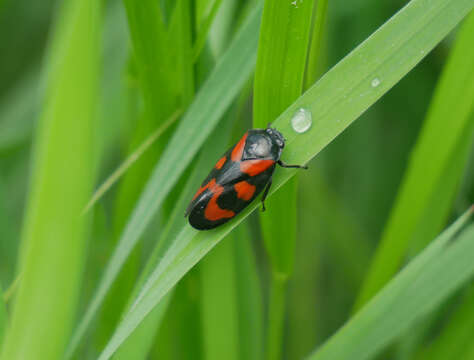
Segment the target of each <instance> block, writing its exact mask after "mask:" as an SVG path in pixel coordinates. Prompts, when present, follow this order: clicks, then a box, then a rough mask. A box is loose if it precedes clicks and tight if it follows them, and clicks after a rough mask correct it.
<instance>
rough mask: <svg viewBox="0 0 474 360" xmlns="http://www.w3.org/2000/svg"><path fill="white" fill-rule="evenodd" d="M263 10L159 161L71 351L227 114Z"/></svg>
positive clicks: (250, 59)
mask: <svg viewBox="0 0 474 360" xmlns="http://www.w3.org/2000/svg"><path fill="white" fill-rule="evenodd" d="M260 13H261V9H260V8H257V9H255V11H254V13H253V14H252V16H250V18H249V21H248V22H247V23H246V24H245V25H244V26H243V28H242V31H241V32H240V33H238V34H237V35H236V37H235V39H234V41H233V43H232V44H231V45H230V46H229V49H228V50H227V52H226V53H225V54H224V56H223V57H222V59H221V61H220V62H219V63H218V64H217V65H216V68H215V69H214V70H213V72H212V73H211V74H210V76H209V78H208V80H207V81H206V82H205V84H204V85H203V86H202V88H201V90H200V91H199V92H198V94H197V96H196V98H195V100H194V102H193V103H192V104H191V106H190V108H189V109H188V111H187V112H186V114H185V115H184V117H183V119H182V120H181V122H180V124H179V126H178V129H177V130H176V132H175V134H174V135H173V137H172V139H171V141H170V142H169V144H168V146H167V149H166V150H165V152H164V153H163V155H162V157H161V160H160V162H159V163H158V164H157V165H156V167H155V169H154V170H153V174H152V175H151V178H150V180H149V181H148V184H147V186H146V188H145V190H144V192H143V193H142V196H141V198H140V200H139V201H138V204H137V205H136V207H135V209H134V211H133V213H132V215H131V218H130V220H129V222H128V224H127V226H126V228H125V230H124V232H123V234H122V236H121V239H120V241H119V244H118V246H117V248H116V249H115V252H114V254H113V255H112V258H111V260H110V262H109V264H108V265H107V267H106V269H105V272H104V275H103V278H102V280H101V282H100V284H99V287H98V289H97V292H96V294H95V295H94V298H93V299H92V301H91V303H90V305H89V307H88V309H87V312H86V314H85V315H84V316H83V318H82V319H81V323H80V325H79V327H78V328H77V330H76V332H75V334H74V338H73V341H72V342H71V347H70V348H71V349H74V348H75V347H76V346H77V343H78V342H79V340H80V338H81V337H82V336H83V334H84V332H85V330H86V328H87V327H88V325H89V323H90V322H91V320H92V319H93V317H94V315H95V313H96V311H97V309H98V308H99V306H100V305H101V303H102V301H103V299H104V297H105V295H106V294H107V292H108V290H109V289H110V286H111V285H112V283H113V281H114V280H115V278H116V276H117V274H118V273H119V272H120V269H121V267H122V265H123V264H124V262H125V260H126V259H127V257H128V255H129V254H130V252H131V251H132V249H133V247H134V246H135V244H136V243H137V242H138V240H139V238H140V236H141V235H142V234H143V232H144V230H145V228H146V226H147V225H148V224H149V222H150V221H151V220H152V218H153V216H154V214H155V212H156V210H157V209H158V208H159V207H160V205H161V204H162V203H163V201H164V199H165V198H166V196H167V195H168V193H169V192H170V190H171V189H172V187H173V186H174V184H175V183H176V182H177V181H178V178H179V176H180V175H181V174H182V173H183V171H184V170H185V168H186V166H187V165H188V164H189V163H190V161H191V160H192V158H193V156H194V154H195V153H196V151H197V150H198V149H199V147H200V146H201V145H202V144H203V142H204V141H205V140H206V138H207V136H208V135H209V134H210V132H211V131H212V129H213V128H214V127H215V126H216V125H217V122H218V121H219V119H220V118H221V116H222V114H223V113H224V111H225V110H226V109H227V107H228V106H229V104H230V103H231V102H232V100H233V99H234V97H235V96H236V95H237V93H238V91H239V90H240V88H241V87H242V86H243V85H244V83H245V81H246V79H247V78H248V76H249V75H250V73H251V71H252V69H253V67H254V64H255V56H256V49H257V36H256V34H258V28H259V24H260ZM183 144H186V146H183Z"/></svg>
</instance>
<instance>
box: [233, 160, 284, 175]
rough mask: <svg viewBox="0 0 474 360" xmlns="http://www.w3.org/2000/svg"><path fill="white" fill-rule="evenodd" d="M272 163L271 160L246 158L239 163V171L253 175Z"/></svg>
mask: <svg viewBox="0 0 474 360" xmlns="http://www.w3.org/2000/svg"><path fill="white" fill-rule="evenodd" d="M274 163H275V161H273V160H246V161H242V162H241V163H240V171H242V172H244V173H246V174H248V175H250V176H255V175H258V174H260V173H261V172H263V171H265V170H267V169H268V168H269V167H270V166H272V165H273V164H274Z"/></svg>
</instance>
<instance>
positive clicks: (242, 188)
mask: <svg viewBox="0 0 474 360" xmlns="http://www.w3.org/2000/svg"><path fill="white" fill-rule="evenodd" d="M234 189H235V191H236V192H237V197H238V198H239V199H242V200H245V201H249V200H250V199H252V197H253V194H255V190H256V189H257V188H256V187H255V186H254V185H252V184H249V183H248V182H247V181H241V182H238V183H237V184H235V185H234Z"/></svg>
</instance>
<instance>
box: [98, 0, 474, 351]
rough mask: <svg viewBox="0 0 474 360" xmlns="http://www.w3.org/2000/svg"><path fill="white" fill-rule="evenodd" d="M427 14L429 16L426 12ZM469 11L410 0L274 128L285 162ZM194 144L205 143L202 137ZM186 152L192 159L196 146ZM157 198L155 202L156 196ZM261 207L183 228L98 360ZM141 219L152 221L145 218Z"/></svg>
mask: <svg viewBox="0 0 474 360" xmlns="http://www.w3.org/2000/svg"><path fill="white" fill-rule="evenodd" d="M427 8H428V9H429V10H430V11H426V9H427ZM471 8H472V4H471V2H470V1H468V0H448V1H445V0H434V1H433V0H413V1H412V2H410V3H409V4H408V5H407V6H405V7H404V8H403V9H402V10H401V11H400V12H399V13H398V14H397V15H395V16H394V17H393V18H392V19H391V20H389V21H388V22H387V23H386V24H385V25H384V26H382V27H381V28H380V29H379V30H377V31H376V32H375V33H374V34H372V36H370V37H369V38H368V39H367V40H366V41H365V42H364V43H362V44H361V45H360V46H359V47H358V48H356V49H355V50H354V51H352V52H351V53H350V54H349V55H348V56H347V57H346V58H344V59H343V60H342V61H341V62H340V63H339V64H337V65H336V66H335V67H334V68H333V69H331V70H330V71H329V72H328V73H327V74H326V75H325V76H323V77H322V78H321V79H320V80H319V81H318V82H317V83H316V84H315V85H314V86H313V87H311V88H310V89H309V90H308V91H307V92H306V93H305V94H304V95H302V96H301V97H300V98H299V99H298V100H297V101H296V102H295V103H293V104H292V105H291V106H290V107H289V108H288V109H287V110H286V111H285V112H284V113H283V114H282V115H281V116H280V117H279V118H278V119H277V120H276V121H275V122H274V124H273V125H274V126H276V127H277V128H278V129H279V130H280V131H281V132H282V133H283V134H284V136H285V137H286V138H287V147H286V148H285V155H284V159H283V160H285V161H286V162H288V163H290V162H291V163H299V164H301V163H306V162H308V161H309V160H310V159H311V158H313V157H314V156H315V155H316V154H318V153H319V151H321V149H323V148H324V147H325V146H326V145H327V144H328V143H330V142H331V141H332V140H333V139H334V138H335V137H336V136H338V135H339V134H340V133H341V132H342V131H343V130H344V129H345V128H347V126H349V125H350V124H351V123H352V122H353V121H355V120H356V118H357V117H358V116H360V114H361V113H363V112H364V111H365V110H366V109H367V108H368V107H369V106H370V105H372V104H373V103H374V102H375V101H377V100H378V99H379V98H380V97H381V96H382V95H383V94H384V93H386V92H387V91H388V90H389V89H390V88H391V87H392V86H393V85H394V84H395V83H397V82H398V81H399V80H400V79H401V78H402V77H403V76H404V75H405V74H406V73H407V72H408V71H409V70H410V69H412V68H413V67H414V66H415V65H416V64H417V63H418V62H419V61H420V60H421V59H422V57H423V56H424V55H425V54H426V53H428V52H429V51H430V50H431V49H432V48H433V47H434V46H435V45H436V44H437V43H438V42H439V41H441V39H442V38H443V37H444V36H445V35H446V34H447V33H448V32H449V31H450V30H451V29H453V28H454V27H455V26H456V24H457V23H458V22H459V21H461V19H462V18H463V17H464V16H465V15H466V14H467V13H468V12H469V11H470V10H471ZM374 78H377V79H378V80H379V81H380V82H379V83H377V86H374V82H373V79H374ZM301 107H305V108H307V109H308V110H309V111H311V112H312V114H313V119H314V120H313V126H312V128H311V129H310V130H309V131H307V132H306V133H304V134H297V133H295V132H293V130H292V129H291V125H290V120H291V118H292V117H293V115H294V113H295V111H296V110H297V109H299V108H301ZM183 123H184V121H183V122H182V123H181V124H183ZM191 130H193V131H194V128H193V129H191ZM191 130H190V131H191ZM183 141H184V140H183ZM194 141H196V143H197V144H200V143H201V142H200V140H199V139H194ZM188 149H189V148H188ZM189 151H190V154H191V153H192V151H194V148H191V149H190V150H189ZM180 156H181V158H182V159H183V158H186V157H187V156H186V157H183V156H182V154H180ZM189 156H190V155H189ZM294 175H295V171H286V172H279V173H278V174H276V175H275V178H274V183H273V186H272V190H271V191H270V193H271V194H272V193H274V192H275V191H277V190H278V188H279V187H280V186H281V185H282V184H284V183H285V182H286V181H287V180H288V179H289V178H290V177H292V176H294ZM157 195H158V194H157ZM152 199H154V200H155V201H156V197H152ZM257 206H258V204H257V203H253V204H251V205H250V206H249V207H248V208H247V209H246V210H244V211H243V212H242V213H241V214H240V215H238V216H237V217H236V219H235V220H234V221H232V222H230V223H228V224H225V225H223V226H221V227H219V228H217V229H215V230H213V231H207V232H202V231H201V232H198V231H196V230H194V229H192V228H191V227H190V226H188V225H186V226H185V227H183V229H182V231H181V232H180V233H179V234H178V235H177V236H176V239H175V241H174V243H173V245H172V246H171V247H170V249H169V250H168V252H167V253H166V254H165V256H164V257H163V259H162V261H161V262H160V263H159V264H158V266H157V268H156V269H155V271H154V273H153V274H152V275H151V277H150V278H149V280H148V281H147V284H145V286H144V289H143V290H142V293H141V295H140V297H139V299H140V300H139V301H137V302H136V303H135V306H134V307H133V308H132V310H131V311H130V312H129V313H128V314H127V315H125V317H124V319H123V321H122V323H121V324H120V325H119V327H118V328H117V330H116V332H115V334H114V336H113V337H112V339H111V340H110V342H109V343H108V345H107V347H106V348H105V349H104V351H103V352H102V354H101V357H100V359H107V358H109V357H110V356H111V355H112V354H113V353H114V351H115V350H116V349H117V347H118V346H120V344H121V343H122V342H123V341H124V340H125V339H126V338H127V337H128V336H129V335H130V333H132V332H133V331H134V329H135V328H136V327H137V326H138V324H139V323H140V322H141V321H142V320H143V319H144V317H145V316H146V315H147V314H148V313H149V312H150V311H151V310H152V309H153V307H154V306H155V305H156V304H157V303H158V302H159V301H160V300H161V299H162V298H163V296H164V295H165V294H166V293H167V292H168V291H169V290H170V289H171V288H172V287H173V286H174V285H175V284H176V283H177V282H178V281H179V279H181V278H182V276H183V275H184V274H186V272H188V271H189V269H190V268H192V267H193V266H194V265H195V264H196V263H197V262H198V261H199V260H200V259H201V258H202V257H203V256H205V255H206V253H207V252H208V251H209V250H210V249H212V247H213V246H215V245H216V244H217V243H218V242H219V241H220V240H221V239H222V238H223V237H224V236H225V235H227V234H228V233H229V232H230V231H231V230H232V229H233V228H234V227H235V226H237V225H238V224H239V223H240V222H241V221H242V220H243V219H245V218H246V217H247V216H248V215H249V214H250V213H251V212H252V211H254V210H255V209H256V208H257ZM141 216H144V217H145V216H148V215H147V214H144V213H142V215H141ZM144 225H146V221H145V222H144V223H141V225H140V226H139V227H137V228H135V229H133V230H134V231H133V233H135V232H136V231H137V230H140V231H138V232H137V233H141V230H142V226H144ZM134 236H135V235H134Z"/></svg>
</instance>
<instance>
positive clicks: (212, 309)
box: [199, 236, 243, 360]
mask: <svg viewBox="0 0 474 360" xmlns="http://www.w3.org/2000/svg"><path fill="white" fill-rule="evenodd" d="M233 240H236V239H234V238H233V237H232V236H228V237H227V238H226V240H225V241H223V242H222V243H220V244H219V245H218V246H216V248H215V249H214V251H213V252H212V253H211V254H209V256H208V257H206V259H205V260H204V261H203V262H202V263H201V265H200V267H199V270H200V271H199V273H200V275H201V287H202V290H201V318H202V334H203V340H204V343H203V351H204V358H205V359H206V360H219V359H229V360H238V359H242V358H243V357H241V356H240V352H239V335H238V333H239V325H238V304H237V286H236V280H237V279H236V274H235V267H234V256H235V255H234V252H233V243H232V241H233Z"/></svg>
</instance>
